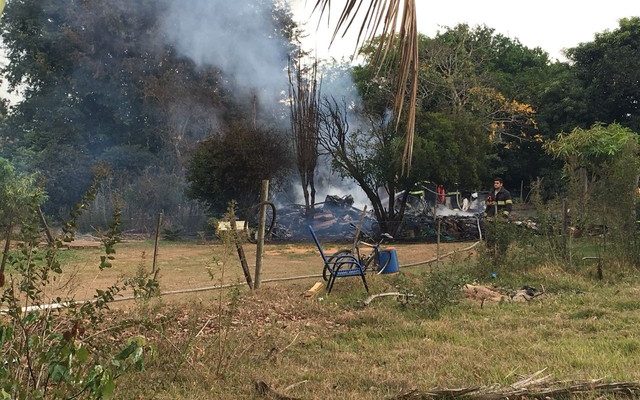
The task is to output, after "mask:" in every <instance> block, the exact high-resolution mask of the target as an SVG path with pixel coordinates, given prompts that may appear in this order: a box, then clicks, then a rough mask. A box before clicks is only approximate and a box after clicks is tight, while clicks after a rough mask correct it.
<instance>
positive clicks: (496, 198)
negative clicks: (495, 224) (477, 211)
mask: <svg viewBox="0 0 640 400" xmlns="http://www.w3.org/2000/svg"><path fill="white" fill-rule="evenodd" d="M486 205H487V208H486V210H485V213H486V214H487V216H488V217H494V216H495V215H496V211H497V214H498V215H502V216H504V217H507V218H508V217H509V214H510V213H511V208H512V206H513V200H512V199H511V193H509V191H508V190H507V189H505V188H504V181H503V180H502V178H495V179H494V180H493V192H491V193H490V194H489V196H488V197H487V200H486Z"/></svg>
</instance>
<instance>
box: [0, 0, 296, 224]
mask: <svg viewBox="0 0 640 400" xmlns="http://www.w3.org/2000/svg"><path fill="white" fill-rule="evenodd" d="M247 3H249V2H247ZM250 3H251V4H250V5H251V6H252V7H254V8H256V9H258V8H259V9H260V10H263V9H266V10H269V9H270V8H271V9H273V13H272V15H273V19H274V21H276V28H277V29H281V30H282V31H283V32H284V37H285V38H289V37H291V35H292V34H293V29H294V24H293V23H292V20H291V17H290V14H289V12H288V8H287V7H286V6H285V7H282V6H281V5H280V2H277V1H274V0H260V2H259V6H256V2H250ZM169 4H170V2H169V1H168V0H161V1H154V0H141V1H128V0H115V1H106V0H70V1H67V2H64V4H60V3H59V2H55V1H52V0H46V1H40V0H15V1H11V2H9V3H8V4H7V7H6V10H5V13H4V15H3V18H2V20H1V21H0V28H1V33H0V34H1V35H2V39H3V43H4V44H5V46H6V47H7V56H8V59H9V62H8V63H7V64H6V66H5V67H4V69H3V70H2V73H3V77H4V78H5V80H6V81H7V82H8V83H9V85H10V86H12V87H14V88H17V87H20V88H23V95H24V100H23V101H21V102H20V103H19V104H17V105H16V107H15V108H13V109H12V110H11V112H10V113H9V115H8V117H7V118H6V119H5V120H4V121H2V123H0V137H1V138H2V143H0V145H1V146H2V148H0V152H1V153H2V154H3V155H5V156H10V158H11V160H12V162H14V164H15V165H16V166H20V168H21V169H22V168H24V169H27V170H31V171H39V172H40V176H41V178H42V179H43V181H44V182H45V186H46V190H47V192H48V193H49V201H48V202H47V204H46V205H45V210H46V211H48V212H49V213H52V214H55V215H56V216H57V217H58V218H59V219H64V218H65V217H66V215H65V214H66V213H67V212H68V210H69V209H70V207H71V206H72V205H73V204H75V203H76V202H77V201H78V200H79V199H80V197H81V196H82V194H83V192H84V190H85V189H86V187H87V186H88V185H89V184H90V182H91V176H90V171H91V166H92V165H93V164H95V163H98V162H106V163H108V164H110V166H111V170H112V171H113V175H114V179H113V180H112V182H111V186H110V187H108V188H106V189H105V190H107V189H108V190H109V191H111V194H113V193H118V194H120V193H121V192H126V191H135V190H136V188H135V186H134V185H135V184H136V182H142V180H141V179H139V178H140V177H141V175H144V174H149V173H150V172H149V171H155V172H157V173H158V176H162V177H163V176H166V175H167V174H170V175H174V178H175V179H173V180H174V181H184V173H185V171H184V170H185V167H186V165H187V163H188V161H189V159H190V154H189V153H190V152H191V151H192V150H193V148H194V147H195V146H196V144H197V142H198V141H200V140H202V139H203V138H205V137H206V136H207V135H209V134H210V133H211V132H212V131H214V130H215V129H218V127H220V126H222V127H224V126H226V125H229V124H231V123H232V121H237V120H238V119H239V118H238V117H239V116H241V115H240V113H242V112H244V111H245V110H246V109H247V107H246V105H247V104H250V103H251V101H252V99H251V98H248V97H250V96H249V95H245V94H243V95H238V94H237V93H234V90H233V86H232V83H231V82H232V81H233V79H231V77H229V76H227V75H225V74H224V73H223V72H221V70H220V69H218V68H216V67H215V66H198V65H196V64H195V63H194V62H193V61H191V60H189V59H186V58H184V57H182V56H181V55H180V54H179V52H178V51H177V49H176V48H174V47H173V46H172V45H170V44H168V40H166V37H165V36H166V31H165V29H166V27H165V26H164V25H163V24H164V23H165V22H166V18H167V15H166V13H167V9H168V5H169ZM250 8H251V7H250ZM251 9H253V8H251ZM265 35H272V32H269V33H266V32H265ZM285 63H286V61H285ZM283 67H284V63H283ZM283 89H284V88H283ZM265 114H266V113H265ZM242 117H243V116H242ZM262 117H263V119H268V118H271V119H273V117H272V116H270V115H267V116H262ZM157 190H158V191H160V193H162V191H163V188H162V187H158V188H157ZM107 197H111V196H110V195H107ZM178 205H179V206H182V208H185V207H186V206H189V204H188V200H187V199H186V198H185V197H184V196H181V198H180V199H178V203H177V204H174V206H175V207H173V208H177V206H178ZM133 208H134V209H138V210H143V208H142V207H133ZM159 211H160V210H148V212H149V213H151V214H153V213H157V212H159ZM140 217H144V215H142V216H140ZM136 219H137V220H139V219H140V218H136ZM125 228H130V227H128V226H125Z"/></svg>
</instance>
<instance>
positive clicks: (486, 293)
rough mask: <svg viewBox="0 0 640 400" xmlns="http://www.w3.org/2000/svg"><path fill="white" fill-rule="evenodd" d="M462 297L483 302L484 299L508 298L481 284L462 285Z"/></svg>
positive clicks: (498, 299) (499, 299) (495, 300)
mask: <svg viewBox="0 0 640 400" xmlns="http://www.w3.org/2000/svg"><path fill="white" fill-rule="evenodd" d="M462 292H463V293H464V297H466V298H467V299H469V300H475V301H479V302H480V303H482V304H484V302H485V301H493V302H497V303H499V302H502V301H506V300H508V297H507V296H505V295H503V294H501V293H500V292H498V291H496V290H493V289H490V288H488V287H486V286H482V285H470V284H466V285H464V286H463V287H462Z"/></svg>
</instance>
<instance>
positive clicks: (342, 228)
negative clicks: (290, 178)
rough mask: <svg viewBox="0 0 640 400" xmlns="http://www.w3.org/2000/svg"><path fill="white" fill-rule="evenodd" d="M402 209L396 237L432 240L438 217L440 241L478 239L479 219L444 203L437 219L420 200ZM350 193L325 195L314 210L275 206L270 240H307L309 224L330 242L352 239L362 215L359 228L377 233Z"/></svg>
mask: <svg viewBox="0 0 640 400" xmlns="http://www.w3.org/2000/svg"><path fill="white" fill-rule="evenodd" d="M411 200H412V201H410V202H409V204H408V205H407V209H406V211H405V215H404V220H403V222H402V224H401V225H400V228H399V230H398V232H396V234H395V235H394V236H395V238H396V239H397V240H409V241H412V240H416V241H435V240H436V237H437V222H436V221H437V220H439V221H440V229H441V231H440V232H441V233H440V239H441V240H442V241H467V240H477V239H478V238H479V236H480V235H479V233H478V232H479V231H478V219H477V218H476V216H475V215H474V214H473V213H468V212H466V213H465V212H460V211H455V210H451V209H449V208H447V207H446V206H444V205H439V206H438V207H436V216H437V219H434V212H433V210H434V209H433V206H431V207H430V206H428V204H425V203H424V202H423V201H421V199H411ZM353 203H354V201H353V197H352V196H349V195H347V196H344V197H339V196H327V197H326V199H325V201H324V202H322V203H318V204H316V206H315V208H314V210H313V211H314V212H313V213H309V214H307V210H306V209H305V207H304V206H301V205H289V206H285V207H279V208H278V218H277V221H276V225H275V227H274V229H273V239H275V240H283V241H295V240H306V239H308V238H309V232H308V228H307V227H308V226H309V225H311V226H312V227H313V229H314V231H315V232H316V234H317V235H318V237H320V238H321V239H324V240H330V241H351V240H352V239H353V235H354V225H357V224H358V223H359V221H360V219H361V218H363V223H362V230H363V231H365V232H369V233H373V234H375V235H378V234H380V233H382V232H380V229H379V228H378V223H377V222H376V219H375V217H374V215H373V213H372V212H366V214H365V215H364V217H363V215H362V214H363V211H362V210H361V209H358V208H356V207H354V206H353Z"/></svg>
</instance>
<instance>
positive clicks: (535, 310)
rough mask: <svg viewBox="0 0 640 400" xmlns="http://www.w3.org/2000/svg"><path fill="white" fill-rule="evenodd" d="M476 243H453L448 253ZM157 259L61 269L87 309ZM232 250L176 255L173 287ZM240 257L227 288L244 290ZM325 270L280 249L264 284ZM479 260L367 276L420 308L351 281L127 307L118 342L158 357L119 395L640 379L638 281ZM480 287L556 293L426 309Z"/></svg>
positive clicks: (167, 279) (198, 276)
mask: <svg viewBox="0 0 640 400" xmlns="http://www.w3.org/2000/svg"><path fill="white" fill-rule="evenodd" d="M466 245H468V244H448V245H445V246H443V247H444V249H443V252H446V251H450V250H452V249H455V248H461V247H464V246H466ZM333 247H334V248H337V247H336V246H333ZM397 248H398V252H399V255H400V260H401V263H405V264H406V263H409V262H417V261H420V260H425V259H428V258H431V257H432V256H433V255H435V246H434V245H419V244H416V245H402V246H397ZM583 250H584V251H583V253H585V254H586V253H588V252H589V251H590V250H589V247H588V246H585V247H584V249H583ZM149 251H150V245H149V243H145V242H138V243H126V244H123V245H121V246H120V247H119V252H118V259H117V262H116V264H115V266H114V268H113V269H112V270H109V271H107V272H103V273H101V274H99V275H96V274H95V273H94V272H89V271H95V270H96V269H97V268H96V267H95V264H96V261H95V260H96V259H97V256H98V255H99V254H100V252H99V250H90V249H87V250H74V251H69V252H67V253H66V254H64V256H63V258H64V261H65V262H66V263H67V264H69V265H73V266H74V270H75V271H76V273H75V276H74V279H73V280H74V281H75V282H76V285H75V287H76V288H77V289H78V291H77V292H76V293H77V297H78V298H80V297H82V296H88V295H90V292H91V291H92V290H93V288H94V287H99V286H100V285H102V284H105V283H110V281H111V280H113V279H115V278H117V277H119V276H123V275H126V274H130V273H133V272H134V271H135V269H136V268H137V267H138V265H144V266H145V267H147V268H148V266H149V265H150V259H151V257H150V256H149ZM221 251H222V248H221V246H201V245H193V244H164V245H163V246H162V247H161V252H160V267H161V269H162V277H161V289H162V290H168V289H175V288H183V287H195V286H207V285H211V284H215V283H218V282H219V281H220V275H219V273H220V271H219V270H217V268H219V267H220V260H221V259H222V258H223V257H222V255H221V254H220V253H221ZM142 252H145V256H144V257H142ZM249 258H250V259H252V257H251V255H250V256H249ZM215 260H217V261H215ZM232 260H234V259H233V258H231V259H230V260H229V263H228V264H226V265H227V267H225V268H226V272H225V277H224V278H223V281H225V282H234V281H235V282H238V281H241V280H242V275H241V274H240V273H239V267H238V266H237V264H236V263H235V261H232ZM319 260H320V258H319V256H318V255H317V254H316V253H315V251H314V249H313V248H312V247H310V246H305V245H277V246H276V245H270V246H268V248H267V253H266V265H265V278H268V277H277V276H291V275H304V274H308V273H317V272H319V271H320V269H321V264H320V261H319ZM478 260H479V259H478V256H477V255H476V254H475V253H470V252H463V253H460V254H458V255H456V256H454V257H453V258H450V259H449V260H448V262H446V263H443V264H441V265H439V266H434V265H431V266H425V267H416V268H410V269H405V270H401V273H400V274H396V275H380V276H371V277H370V278H369V279H370V283H371V292H372V293H380V292H385V291H389V290H398V289H400V290H409V291H411V292H413V293H422V294H423V295H424V296H422V297H420V300H416V301H415V302H412V303H411V302H410V303H409V304H403V303H400V302H398V301H396V300H394V299H390V298H385V299H378V300H376V301H374V302H373V303H372V304H371V305H369V306H368V307H365V306H363V305H362V300H363V299H364V298H365V297H366V293H365V292H364V289H363V287H362V284H361V282H360V281H359V280H357V279H356V278H349V279H342V280H339V281H338V282H337V283H336V286H335V289H334V292H332V293H331V295H326V294H324V293H322V294H320V296H319V297H314V298H305V297H304V296H303V293H304V292H305V290H306V289H308V288H309V287H310V286H311V285H312V284H313V283H314V282H315V281H316V280H314V279H311V280H302V281H293V282H280V283H270V284H267V285H265V286H264V287H263V288H262V289H261V290H260V291H259V292H257V293H249V292H248V291H247V290H246V289H245V288H244V287H240V288H239V289H238V290H229V291H224V292H201V293H197V294H189V295H180V296H171V297H165V298H162V299H154V300H151V301H149V302H138V303H134V302H128V303H126V302H125V303H118V304H117V305H115V306H114V307H115V308H114V312H113V313H112V315H111V318H112V319H111V320H110V325H111V326H112V327H116V328H117V329H115V330H114V331H113V332H112V334H111V336H112V338H111V339H112V340H114V341H118V340H120V339H122V338H126V337H129V336H131V335H143V336H144V337H146V339H147V343H148V344H149V347H150V349H152V352H151V353H150V356H149V357H148V359H147V365H146V370H145V371H144V372H142V373H136V374H134V375H130V376H127V377H123V378H122V379H121V380H120V381H119V385H118V388H117V393H116V395H115V398H118V399H214V398H215V399H236V398H255V397H256V392H255V389H254V384H253V382H254V381H256V380H261V381H264V382H267V383H268V384H269V385H270V386H271V387H272V388H273V389H275V390H277V391H278V392H279V393H282V394H284V395H287V396H291V397H295V398H304V399H383V398H385V397H388V396H397V395H399V394H400V393H404V392H406V391H408V390H410V389H418V390H422V391H426V390H428V389H430V388H434V387H469V386H476V385H488V384H494V383H500V384H508V383H512V382H514V381H517V380H518V379H519V378H520V377H521V376H527V375H530V374H532V373H534V372H536V371H539V370H542V369H546V371H545V373H548V374H552V375H553V376H554V377H555V378H557V379H592V378H604V379H606V380H636V381H637V380H640V369H638V368H637V366H638V365H640V330H639V329H638V326H639V324H640V285H639V283H640V280H639V279H638V275H637V273H636V272H637V271H635V270H631V269H626V268H623V267H620V266H614V265H607V266H605V280H604V281H598V280H596V279H595V278H594V272H593V270H594V267H593V265H591V264H588V263H584V264H578V265H573V266H571V267H567V266H565V267H560V266H559V265H558V263H556V262H555V261H553V260H551V259H549V260H545V259H544V257H543V258H538V259H535V260H531V259H530V258H528V257H527V255H526V254H524V253H523V250H521V249H512V250H511V252H510V253H509V257H508V258H507V259H506V260H505V262H504V263H503V264H501V265H499V266H491V267H490V266H487V265H486V264H483V262H480V261H478ZM207 267H209V269H210V271H212V272H213V279H212V278H211V277H210V276H209V273H208V272H207V269H206V268H207ZM489 272H495V273H496V274H495V275H497V278H495V279H491V278H490V277H489V276H490V274H489ZM473 281H476V282H480V283H485V284H491V285H497V286H500V287H502V288H505V289H518V288H519V287H520V286H522V285H530V286H535V287H538V288H540V287H542V286H544V288H545V290H546V294H545V295H544V296H542V297H540V298H537V299H535V300H534V301H531V302H528V303H501V304H485V305H484V306H483V307H481V306H480V304H479V303H477V302H474V301H470V300H460V301H458V302H455V303H452V304H448V303H447V306H446V307H444V304H440V305H441V306H442V307H440V308H438V311H439V313H433V312H429V311H428V310H429V304H430V303H429V302H436V303H437V302H444V300H442V299H441V298H440V297H434V296H435V294H434V293H435V292H434V291H433V290H435V289H441V290H442V288H443V287H445V288H449V289H450V290H454V289H452V288H453V283H455V282H469V283H470V282H473ZM434 282H436V283H438V282H440V286H438V285H437V284H436V285H434ZM185 285H186V286H185ZM430 294H431V295H432V297H431V298H430V297H429V295H430Z"/></svg>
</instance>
